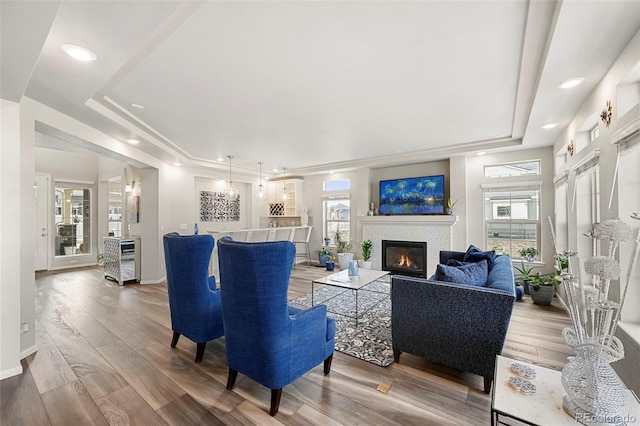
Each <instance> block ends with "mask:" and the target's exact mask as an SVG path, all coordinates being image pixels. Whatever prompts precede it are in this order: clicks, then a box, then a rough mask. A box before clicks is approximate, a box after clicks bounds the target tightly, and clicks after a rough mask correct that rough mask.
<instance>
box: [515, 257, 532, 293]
mask: <svg viewBox="0 0 640 426" xmlns="http://www.w3.org/2000/svg"><path fill="white" fill-rule="evenodd" d="M537 267H538V266H531V267H527V266H525V264H524V261H521V262H520V266H517V265H513V269H515V270H516V271H518V273H520V276H519V277H518V280H517V281H518V283H519V284H521V285H522V287H523V288H524V294H531V290H530V288H529V287H530V286H529V284H530V283H531V278H532V277H534V276H537V274H536V275H532V274H531V273H532V272H533V270H534V269H536V268H537Z"/></svg>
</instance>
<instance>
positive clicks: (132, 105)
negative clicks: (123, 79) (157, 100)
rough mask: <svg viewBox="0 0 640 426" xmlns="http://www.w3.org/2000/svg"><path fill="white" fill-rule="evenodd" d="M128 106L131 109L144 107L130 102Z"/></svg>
mask: <svg viewBox="0 0 640 426" xmlns="http://www.w3.org/2000/svg"><path fill="white" fill-rule="evenodd" d="M129 106H130V107H132V108H138V109H144V105H140V104H137V103H135V102H131V103H130V104H129Z"/></svg>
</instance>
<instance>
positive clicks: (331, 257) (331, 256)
mask: <svg viewBox="0 0 640 426" xmlns="http://www.w3.org/2000/svg"><path fill="white" fill-rule="evenodd" d="M335 266H336V257H335V256H334V254H333V253H331V254H329V258H328V259H327V271H333V269H334V268H335Z"/></svg>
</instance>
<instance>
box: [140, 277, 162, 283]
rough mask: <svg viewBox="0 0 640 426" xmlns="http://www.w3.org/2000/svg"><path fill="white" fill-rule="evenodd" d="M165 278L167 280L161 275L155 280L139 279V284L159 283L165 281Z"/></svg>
mask: <svg viewBox="0 0 640 426" xmlns="http://www.w3.org/2000/svg"><path fill="white" fill-rule="evenodd" d="M166 280H167V277H162V278H160V279H157V280H144V281H140V284H161V283H163V282H165V281H166Z"/></svg>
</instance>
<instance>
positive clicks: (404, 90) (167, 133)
mask: <svg viewBox="0 0 640 426" xmlns="http://www.w3.org/2000/svg"><path fill="white" fill-rule="evenodd" d="M0 8H1V9H0V12H1V24H2V28H1V29H2V39H1V42H2V44H1V48H2V62H1V71H2V75H1V77H2V80H1V84H0V90H1V95H2V96H1V97H2V98H4V99H8V100H13V101H19V100H20V99H21V97H22V96H27V97H29V98H32V99H34V100H36V101H38V102H41V103H43V104H45V105H47V106H49V107H52V108H54V109H56V110H58V111H60V112H62V113H64V114H67V115H69V116H71V117H73V118H75V119H77V120H80V121H82V122H84V123H86V124H88V125H90V126H92V127H94V128H96V129H99V130H101V131H103V132H104V133H106V134H108V135H110V136H111V137H113V138H114V139H116V140H118V141H122V143H126V142H125V140H126V139H127V138H131V137H135V138H137V139H139V140H140V141H141V143H140V144H139V145H137V147H136V148H137V149H139V150H141V151H145V152H146V153H148V154H150V155H152V156H154V157H157V158H158V159H161V160H163V161H165V162H168V163H173V162H175V161H179V162H181V163H183V164H187V165H191V166H193V167H206V168H213V169H218V170H226V168H227V167H228V162H227V159H226V157H227V156H228V155H232V156H233V157H234V158H233V163H234V167H239V168H241V169H242V168H244V169H245V171H252V170H253V171H255V170H257V169H258V162H263V163H264V167H265V170H269V171H270V170H272V169H274V168H282V167H286V168H287V170H289V171H291V173H295V174H310V173H316V172H326V171H330V170H339V169H348V168H353V167H383V166H389V165H399V164H410V163H417V162H423V161H428V160H432V159H436V158H445V157H447V156H451V155H455V154H459V153H464V152H477V151H480V150H482V151H487V150H491V149H505V148H508V149H521V148H534V147H541V146H550V145H553V143H554V142H555V141H556V139H557V138H558V137H559V135H560V134H561V132H562V130H563V129H564V127H565V126H566V125H568V124H569V122H570V120H571V119H572V118H573V116H574V115H575V113H576V111H577V110H578V109H579V108H580V106H581V105H582V104H583V103H584V101H585V100H586V98H587V96H588V95H589V94H590V93H591V91H593V89H594V88H595V86H596V85H597V84H598V83H599V81H600V80H601V78H602V77H603V75H604V74H605V72H606V71H607V70H608V69H609V67H610V66H611V64H612V63H613V61H614V60H615V59H616V58H617V57H618V55H619V54H620V53H621V52H622V50H623V49H624V47H625V46H626V45H627V44H628V43H629V41H630V40H631V38H632V37H633V36H634V34H635V33H636V32H637V31H638V29H639V28H640V2H637V1H636V2H633V1H590V2H585V1H564V2H550V1H531V2H527V1H518V0H515V1H469V2H465V1H423V2H419V1H416V2H401V1H393V2H392V1H376V2H374V1H360V2H334V1H331V2H329V1H327V2H322V1H318V2H290V1H286V2H285V1H282V2H271V1H244V2H219V1H215V2H213V1H211V2H206V1H205V2H196V1H173V2H172V1H117V2H113V1H62V2H60V1H48V2H26V1H16V2H12V1H5V0H2V1H0ZM64 43H73V44H78V45H81V46H84V47H86V48H89V49H91V50H92V51H93V52H95V53H96V55H97V60H96V61H94V62H88V63H81V62H77V61H75V60H73V59H71V58H70V57H69V56H67V55H66V54H65V53H64V52H63V51H62V49H61V45H62V44H64ZM576 76H581V77H584V78H585V81H584V83H583V84H581V85H580V86H578V87H576V88H574V89H570V90H563V89H559V88H558V87H557V86H558V84H560V83H561V82H562V81H564V80H566V79H567V78H569V77H576ZM132 104H138V105H142V106H144V108H142V109H141V108H136V107H134V106H132ZM549 122H558V123H559V125H558V126H557V127H556V128H554V129H551V130H543V129H542V128H541V126H542V125H543V124H546V123H549ZM46 130H47V129H46V126H43V127H42V128H41V129H39V131H43V132H45V137H42V138H39V142H38V143H39V144H40V145H41V146H50V147H56V146H58V145H56V144H57V143H58V142H59V141H60V140H61V139H63V136H61V135H60V134H55V135H53V136H54V137H51V138H49V137H47V136H46V135H48V133H47V132H46ZM56 141H58V142H56ZM47 144H48V145H47ZM63 145H64V146H66V148H60V149H69V146H70V145H74V146H77V145H78V141H77V140H74V141H73V143H72V144H69V143H67V144H63ZM89 148H91V147H89ZM100 154H101V155H109V152H104V151H103V152H101V153H100ZM218 157H221V158H223V159H224V160H225V162H219V161H217V158H218Z"/></svg>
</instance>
